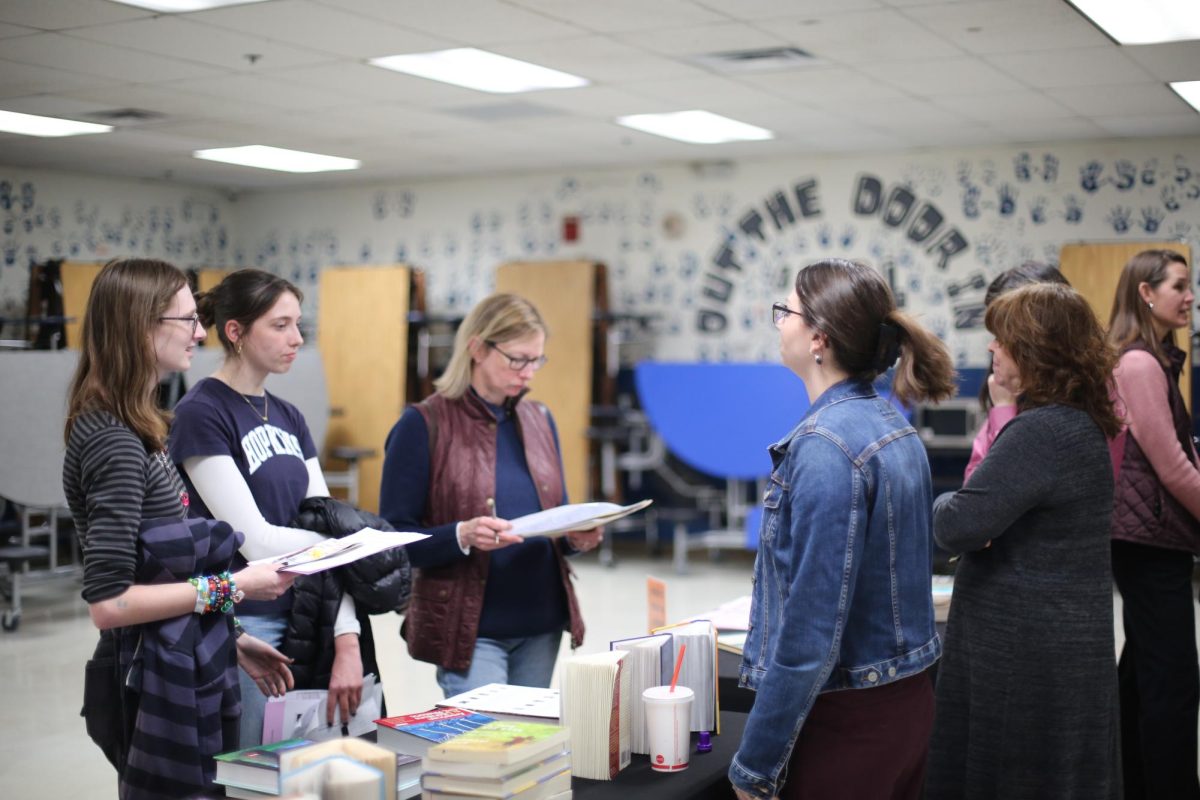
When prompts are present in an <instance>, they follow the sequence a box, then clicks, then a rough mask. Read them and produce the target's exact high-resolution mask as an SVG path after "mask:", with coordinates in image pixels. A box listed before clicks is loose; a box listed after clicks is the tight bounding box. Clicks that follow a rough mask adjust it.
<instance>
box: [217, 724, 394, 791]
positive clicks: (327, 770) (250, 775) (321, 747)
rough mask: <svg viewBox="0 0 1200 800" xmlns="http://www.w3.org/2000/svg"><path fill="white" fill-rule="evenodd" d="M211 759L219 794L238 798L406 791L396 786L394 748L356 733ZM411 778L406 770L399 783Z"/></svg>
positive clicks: (297, 740)
mask: <svg viewBox="0 0 1200 800" xmlns="http://www.w3.org/2000/svg"><path fill="white" fill-rule="evenodd" d="M216 762H217V777H216V781H217V783H219V784H221V785H222V786H224V788H225V796H226V797H236V798H242V799H243V800H255V799H256V798H275V797H281V796H289V797H290V796H295V795H296V794H297V793H301V794H303V793H312V794H314V795H316V796H321V797H330V796H335V795H336V796H337V797H339V798H345V799H346V800H351V799H352V798H353V800H377V798H378V800H385V799H386V800H391V799H392V798H396V797H407V796H411V794H412V793H411V791H410V792H407V793H406V792H397V756H396V754H395V753H392V752H391V751H389V750H385V749H384V748H382V747H377V746H376V745H373V744H371V743H370V742H365V741H362V740H361V739H353V738H345V739H333V740H330V741H325V742H319V743H312V742H309V741H307V740H304V739H291V740H287V741H284V742H276V743H274V744H266V745H259V746H257V747H247V748H245V749H242V750H237V751H234V752H232V753H224V754H222V755H219V756H217V757H216ZM409 771H411V767H410V768H409ZM411 782H412V778H411V776H405V779H404V783H405V784H409V783H411Z"/></svg>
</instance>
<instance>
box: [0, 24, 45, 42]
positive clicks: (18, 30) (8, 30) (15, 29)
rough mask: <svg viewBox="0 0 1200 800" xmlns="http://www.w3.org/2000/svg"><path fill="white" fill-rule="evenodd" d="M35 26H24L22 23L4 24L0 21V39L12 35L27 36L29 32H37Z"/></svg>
mask: <svg viewBox="0 0 1200 800" xmlns="http://www.w3.org/2000/svg"><path fill="white" fill-rule="evenodd" d="M39 32H40V31H38V29H37V28H26V27H24V26H22V25H5V24H4V23H0V39H11V38H13V37H14V36H28V35H29V34H31V33H39Z"/></svg>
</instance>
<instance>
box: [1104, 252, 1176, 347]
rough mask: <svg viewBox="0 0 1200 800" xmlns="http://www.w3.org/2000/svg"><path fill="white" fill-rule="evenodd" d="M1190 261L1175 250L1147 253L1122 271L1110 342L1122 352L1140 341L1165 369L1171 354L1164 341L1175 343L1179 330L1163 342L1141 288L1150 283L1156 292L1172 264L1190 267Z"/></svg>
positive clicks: (1141, 254)
mask: <svg viewBox="0 0 1200 800" xmlns="http://www.w3.org/2000/svg"><path fill="white" fill-rule="evenodd" d="M1187 263H1188V262H1187V259H1186V258H1184V257H1183V256H1182V255H1180V254H1179V253H1176V252H1175V251H1174V250H1143V251H1142V252H1140V253H1138V254H1137V255H1136V256H1134V257H1133V258H1131V259H1129V263H1128V264H1126V265H1125V269H1123V270H1121V280H1120V282H1119V283H1117V293H1116V296H1115V297H1114V298H1113V307H1112V315H1111V316H1110V317H1109V319H1108V340H1109V341H1110V342H1112V344H1113V346H1114V347H1116V348H1117V351H1118V352H1120V351H1122V350H1124V349H1125V348H1126V347H1128V346H1129V345H1131V344H1133V343H1134V342H1136V341H1139V340H1140V341H1142V342H1143V343H1144V344H1145V345H1146V347H1147V348H1148V349H1149V350H1150V352H1151V353H1153V354H1154V357H1155V358H1157V359H1158V360H1159V362H1160V363H1161V364H1162V365H1163V366H1164V367H1165V366H1169V364H1168V363H1167V355H1166V353H1164V352H1163V349H1162V342H1170V343H1171V344H1175V343H1176V341H1175V331H1168V332H1167V335H1166V336H1164V337H1162V338H1161V339H1160V338H1159V337H1158V335H1157V334H1156V333H1155V331H1154V312H1152V311H1151V310H1150V309H1149V308H1148V307H1147V306H1146V303H1145V301H1143V300H1142V295H1141V292H1139V291H1138V288H1139V287H1140V286H1141V285H1142V284H1143V283H1147V284H1149V285H1150V287H1151V288H1152V289H1157V288H1158V286H1159V284H1161V283H1162V282H1163V281H1165V280H1166V279H1167V276H1168V275H1169V274H1170V273H1169V272H1168V268H1169V267H1170V265H1171V264H1183V266H1185V267H1186V266H1187Z"/></svg>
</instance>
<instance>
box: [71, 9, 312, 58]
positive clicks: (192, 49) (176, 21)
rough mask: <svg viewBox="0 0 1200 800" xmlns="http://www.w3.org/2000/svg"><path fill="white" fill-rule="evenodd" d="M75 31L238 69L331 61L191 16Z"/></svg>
mask: <svg viewBox="0 0 1200 800" xmlns="http://www.w3.org/2000/svg"><path fill="white" fill-rule="evenodd" d="M72 35H73V36H78V37H79V38H81V39H87V40H89V41H94V42H102V43H104V44H109V45H113V46H115V47H120V48H122V49H124V50H130V51H141V52H146V53H155V54H157V55H161V56H167V57H170V58H174V59H185V60H188V61H194V62H197V63H200V64H208V65H210V66H213V67H219V68H221V69H224V70H229V71H237V72H243V71H251V70H255V69H266V68H278V67H291V66H298V65H302V64H315V63H319V62H321V61H329V60H330V56H329V55H327V54H324V53H318V52H316V51H313V50H307V49H299V48H295V47H292V46H290V45H283V44H278V43H277V42H272V41H269V40H267V39H265V38H263V37H262V36H256V35H254V36H247V35H245V34H241V33H234V32H232V31H228V30H225V29H223V28H213V27H210V26H206V25H201V24H200V23H197V22H193V21H192V20H190V19H188V18H186V17H173V16H161V17H152V18H151V19H140V20H135V21H133V22H121V23H118V24H115V25H96V26H93V27H91V28H84V29H82V30H78V31H74V32H73V34H72ZM250 55H253V56H257V59H256V60H254V61H253V62H252V61H251V60H249V58H248V56H250Z"/></svg>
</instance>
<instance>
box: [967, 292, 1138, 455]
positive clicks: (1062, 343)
mask: <svg viewBox="0 0 1200 800" xmlns="http://www.w3.org/2000/svg"><path fill="white" fill-rule="evenodd" d="M984 320H985V324H986V325H987V329H988V330H989V331H991V332H992V335H993V336H995V337H996V341H997V342H999V343H1000V345H1001V346H1002V347H1004V349H1005V350H1007V351H1008V353H1009V355H1010V356H1011V357H1012V360H1013V362H1014V363H1015V364H1016V367H1017V370H1018V372H1020V375H1021V395H1020V397H1019V398H1018V399H1017V408H1018V409H1019V410H1022V411H1023V410H1025V409H1028V408H1035V407H1037V406H1045V405H1051V404H1058V405H1064V406H1070V407H1072V408H1078V409H1080V410H1082V411H1085V412H1087V414H1088V416H1090V417H1091V418H1092V421H1093V422H1095V423H1096V425H1097V426H1098V427H1099V428H1100V430H1102V431H1104V435H1105V436H1108V437H1109V438H1110V439H1111V438H1112V437H1114V436H1116V435H1117V434H1118V433H1119V432H1120V431H1121V420H1120V419H1119V418H1118V417H1117V414H1116V411H1115V410H1114V408H1113V403H1112V397H1111V395H1110V394H1109V383H1110V381H1111V378H1112V372H1113V368H1114V367H1116V365H1117V352H1116V350H1115V349H1114V348H1113V347H1112V346H1111V345H1110V344H1109V343H1108V341H1107V339H1106V338H1105V335H1104V329H1103V328H1101V327H1100V321H1099V320H1097V319H1096V315H1095V314H1094V313H1093V312H1092V308H1091V306H1089V305H1088V303H1087V301H1086V300H1084V299H1083V295H1081V294H1079V292H1077V291H1075V290H1074V289H1072V288H1071V287H1070V286H1065V285H1062V284H1057V283H1034V284H1029V285H1028V286H1022V287H1021V288H1019V289H1014V290H1013V291H1011V292H1007V293H1005V294H1003V295H1001V296H1000V297H997V298H996V299H995V301H993V302H992V304H991V305H990V306H988V309H987V314H986V316H985V318H984Z"/></svg>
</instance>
